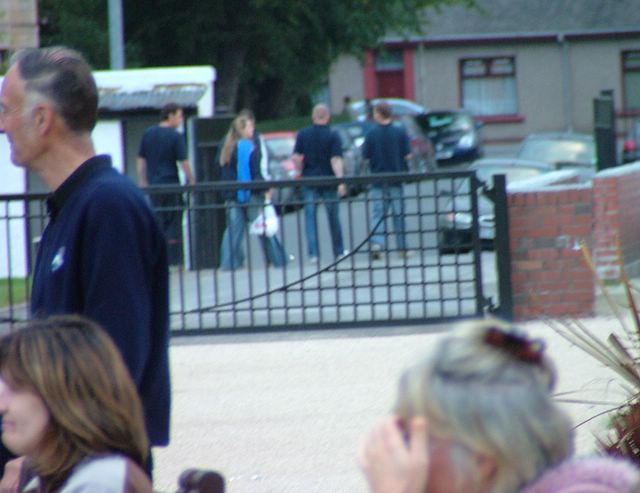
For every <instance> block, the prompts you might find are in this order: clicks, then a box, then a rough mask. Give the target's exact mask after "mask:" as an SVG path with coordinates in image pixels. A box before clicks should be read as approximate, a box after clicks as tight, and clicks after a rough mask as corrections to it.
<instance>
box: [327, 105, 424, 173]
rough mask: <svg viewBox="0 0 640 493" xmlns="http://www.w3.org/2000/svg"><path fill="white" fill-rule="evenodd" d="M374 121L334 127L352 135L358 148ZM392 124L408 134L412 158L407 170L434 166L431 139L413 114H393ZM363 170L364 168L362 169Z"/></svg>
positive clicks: (420, 169)
mask: <svg viewBox="0 0 640 493" xmlns="http://www.w3.org/2000/svg"><path fill="white" fill-rule="evenodd" d="M375 125H376V124H375V123H373V122H370V121H366V120H364V121H353V122H347V123H340V124H339V125H336V126H335V128H340V129H343V130H346V131H347V132H348V133H349V135H350V136H351V137H352V139H353V142H354V143H355V144H356V146H357V147H358V148H359V149H360V148H362V144H363V143H364V138H365V135H366V134H367V132H368V131H369V130H371V129H372V128H373V127H375ZM393 125H396V126H398V127H400V128H402V129H403V130H404V131H405V132H407V135H408V136H409V144H410V145H411V154H412V155H413V159H412V160H411V162H410V163H409V165H408V171H412V172H416V173H423V172H425V171H429V170H433V169H435V166H436V159H435V152H434V150H433V144H432V143H431V140H430V139H429V138H428V137H427V136H426V135H425V134H424V133H423V132H422V129H421V128H420V125H418V123H417V122H416V119H415V116H413V115H401V116H394V120H393ZM362 172H364V169H362Z"/></svg>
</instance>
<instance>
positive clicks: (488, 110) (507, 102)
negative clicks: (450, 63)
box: [460, 57, 518, 116]
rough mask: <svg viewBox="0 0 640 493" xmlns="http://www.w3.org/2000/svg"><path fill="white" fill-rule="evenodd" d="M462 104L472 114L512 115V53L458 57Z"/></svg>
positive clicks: (515, 103)
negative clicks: (499, 55)
mask: <svg viewBox="0 0 640 493" xmlns="http://www.w3.org/2000/svg"><path fill="white" fill-rule="evenodd" d="M460 81H461V93H462V106H463V107H464V108H465V109H466V110H468V111H470V112H471V113H473V114H474V115H476V116H499V115H516V114H517V113H518V95H517V91H516V63H515V59H514V58H513V57H488V58H467V59H462V60H460Z"/></svg>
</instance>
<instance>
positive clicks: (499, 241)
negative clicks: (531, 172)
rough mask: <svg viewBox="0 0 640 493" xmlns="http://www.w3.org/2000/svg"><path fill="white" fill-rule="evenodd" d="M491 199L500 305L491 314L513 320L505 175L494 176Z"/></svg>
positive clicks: (494, 307) (492, 309) (494, 306)
mask: <svg viewBox="0 0 640 493" xmlns="http://www.w3.org/2000/svg"><path fill="white" fill-rule="evenodd" d="M491 199H492V200H493V207H494V221H495V238H494V251H495V257H496V271H497V274H498V304H497V305H495V304H494V305H493V306H492V307H491V309H490V310H491V312H492V313H493V314H495V315H497V316H499V317H500V318H503V319H505V320H509V321H511V320H513V292H512V289H511V245H510V236H509V204H508V201H507V180H506V176H505V175H494V177H493V189H492V191H491Z"/></svg>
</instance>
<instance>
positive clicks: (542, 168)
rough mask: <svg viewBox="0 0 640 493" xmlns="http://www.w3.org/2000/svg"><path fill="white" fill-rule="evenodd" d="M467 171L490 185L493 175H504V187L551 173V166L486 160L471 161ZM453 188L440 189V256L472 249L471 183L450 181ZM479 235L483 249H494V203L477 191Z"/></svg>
mask: <svg viewBox="0 0 640 493" xmlns="http://www.w3.org/2000/svg"><path fill="white" fill-rule="evenodd" d="M469 170H471V171H473V172H474V173H475V175H476V177H477V178H478V179H479V180H480V181H483V182H489V183H490V182H491V179H492V177H493V176H494V175H505V176H506V180H507V184H512V183H515V182H518V181H522V180H529V179H531V178H535V177H537V176H540V175H542V174H544V173H548V172H550V171H554V167H553V165H551V164H548V163H544V162H539V161H530V160H524V159H517V158H486V159H478V160H477V161H474V162H473V163H472V164H471V165H470V166H469ZM452 180H453V181H452V187H451V188H450V189H447V190H440V192H439V194H438V201H439V203H438V208H439V210H441V211H443V212H442V213H441V214H439V216H438V250H439V252H440V253H441V254H446V253H466V252H468V251H470V250H471V248H472V247H473V243H472V235H471V226H472V224H473V216H472V211H471V195H470V183H469V182H470V180H469V179H468V178H461V179H457V178H453V179H452ZM478 223H479V228H480V231H479V236H480V240H481V241H482V246H483V248H487V249H491V248H493V240H494V238H495V234H496V232H495V217H494V212H493V203H492V202H491V201H490V200H489V199H488V198H486V197H485V196H484V195H482V193H481V191H480V189H479V190H478Z"/></svg>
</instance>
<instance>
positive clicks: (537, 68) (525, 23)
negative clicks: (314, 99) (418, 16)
mask: <svg viewBox="0 0 640 493" xmlns="http://www.w3.org/2000/svg"><path fill="white" fill-rule="evenodd" d="M476 4H477V7H476V8H466V7H463V6H448V7H444V8H443V9H442V11H441V12H440V13H438V12H436V11H434V10H429V11H427V19H428V22H427V23H425V28H424V34H420V35H415V36H409V37H398V36H393V35H388V36H387V37H385V39H384V40H383V41H382V43H381V47H379V48H376V49H371V50H367V51H366V52H365V53H363V56H362V57H360V58H358V57H353V56H343V57H341V58H340V59H339V60H338V61H337V62H336V63H335V64H334V65H333V67H332V69H331V72H330V75H329V93H330V103H331V108H332V111H334V112H335V113H339V112H340V111H341V110H342V107H343V99H344V97H345V96H349V97H351V99H352V100H358V99H364V98H374V97H402V98H407V99H412V100H415V101H417V102H418V103H421V104H423V105H424V106H426V107H427V108H430V109H442V108H459V107H462V108H465V109H468V110H469V111H471V112H472V113H473V114H474V115H475V117H476V118H477V119H478V120H479V121H481V122H483V123H484V137H485V140H486V141H488V142H495V143H499V142H504V143H508V142H519V141H520V140H521V139H522V138H524V137H525V136H526V135H528V134H530V133H533V132H542V131H563V130H574V131H580V132H592V131H593V125H594V121H593V120H594V118H593V99H594V98H595V97H598V96H599V95H600V94H601V91H613V97H614V105H615V111H616V127H617V132H618V134H619V135H621V134H624V133H625V132H626V131H628V130H630V128H631V125H633V123H634V121H635V120H636V119H638V118H640V4H639V3H638V2H637V0H554V1H551V2H541V1H537V2H536V1H533V2H532V1H530V0H528V1H527V0H476Z"/></svg>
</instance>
